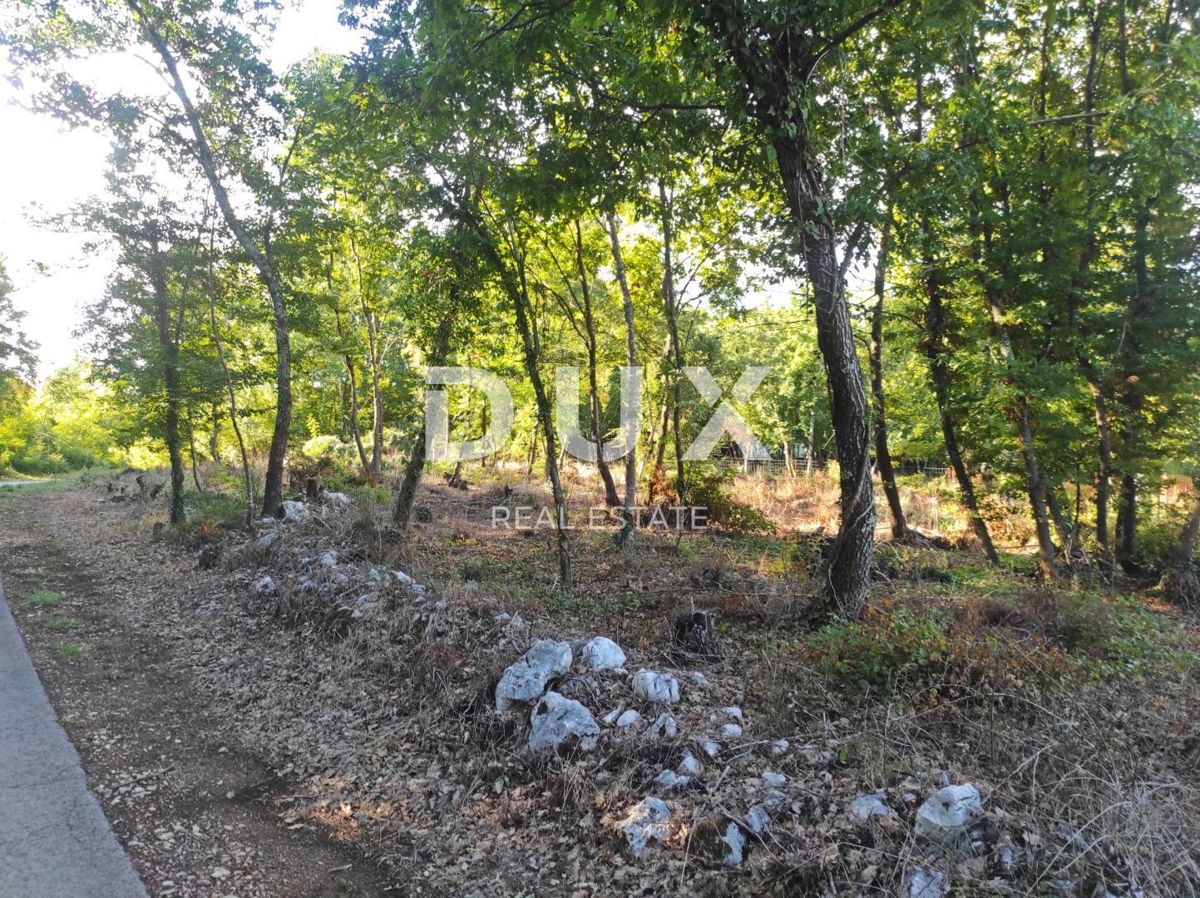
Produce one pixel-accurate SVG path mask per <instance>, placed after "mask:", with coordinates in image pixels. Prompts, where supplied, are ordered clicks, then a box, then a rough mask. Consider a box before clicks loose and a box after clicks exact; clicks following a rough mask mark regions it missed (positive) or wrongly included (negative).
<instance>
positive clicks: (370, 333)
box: [350, 234, 383, 485]
mask: <svg viewBox="0 0 1200 898" xmlns="http://www.w3.org/2000/svg"><path fill="white" fill-rule="evenodd" d="M350 252H351V254H352V255H353V256H354V268H355V272H356V273H357V277H358V304H359V308H361V309H362V314H363V323H364V325H365V327H366V329H367V361H368V362H370V365H371V467H370V469H369V475H368V477H369V479H370V481H371V484H372V485H375V484H377V483H379V479H380V477H381V476H382V475H383V390H382V388H381V386H380V384H381V383H382V380H381V377H380V373H379V368H380V364H381V361H382V360H381V359H380V352H379V319H378V318H377V317H376V315H375V310H374V309H373V308H371V305H370V304H369V303H368V302H367V292H366V285H365V283H364V279H363V267H362V256H360V255H359V252H358V242H357V241H356V240H355V239H354V235H353V234H351V235H350Z"/></svg>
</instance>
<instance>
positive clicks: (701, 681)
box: [688, 670, 708, 686]
mask: <svg viewBox="0 0 1200 898" xmlns="http://www.w3.org/2000/svg"><path fill="white" fill-rule="evenodd" d="M688 678H689V679H690V680H691V681H692V682H693V683H695V684H696V685H697V686H707V685H708V677H706V676H705V675H704V674H702V673H700V671H698V670H693V671H692V672H691V673H690V674H688Z"/></svg>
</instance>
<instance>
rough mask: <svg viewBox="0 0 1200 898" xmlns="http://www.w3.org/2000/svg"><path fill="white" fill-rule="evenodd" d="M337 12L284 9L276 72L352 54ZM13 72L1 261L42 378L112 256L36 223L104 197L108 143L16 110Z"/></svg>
mask: <svg viewBox="0 0 1200 898" xmlns="http://www.w3.org/2000/svg"><path fill="white" fill-rule="evenodd" d="M338 5H339V0H299V2H293V3H292V4H290V5H289V6H288V8H287V9H285V10H284V12H283V13H282V14H281V17H280V20H279V25H278V27H277V28H276V31H275V35H274V39H273V42H272V45H271V47H270V48H269V50H268V52H267V57H268V59H269V60H270V62H271V64H272V65H273V66H275V67H276V68H277V69H278V70H282V69H284V68H286V67H287V66H289V65H291V64H292V63H294V62H297V61H299V60H301V59H303V58H304V57H305V56H307V55H308V54H309V53H311V52H312V51H313V50H324V51H326V52H331V53H344V52H348V51H350V50H352V49H354V47H355V43H356V42H355V37H354V35H353V34H352V33H351V32H350V31H349V30H347V29H345V28H343V27H342V26H341V25H339V24H338V21H337V11H338ZM100 66H101V67H102V69H101V70H98V71H97V72H96V75H98V76H99V77H100V78H102V79H103V80H104V81H106V82H111V81H113V80H115V81H117V82H123V81H126V80H133V79H136V80H137V81H140V82H142V83H143V84H144V79H145V78H146V77H147V75H150V72H149V69H148V68H146V65H145V63H142V62H139V61H135V60H132V59H129V58H113V57H110V58H108V59H106V60H104V61H103V62H101V63H100ZM10 72H11V67H10V66H9V64H8V63H7V61H0V75H2V76H4V77H2V78H0V257H2V258H3V259H4V261H5V266H6V268H7V269H8V276H9V279H10V280H11V281H12V282H13V286H14V288H15V289H14V293H13V302H14V304H15V305H16V307H17V308H18V309H19V310H21V311H23V312H24V313H25V316H26V317H25V320H24V321H23V322H22V327H23V329H24V331H25V333H26V334H28V335H29V337H30V338H32V339H33V340H34V341H35V342H36V343H37V344H38V346H39V349H38V375H39V377H41V378H45V377H46V376H48V375H49V374H51V373H53V372H54V371H55V370H57V369H58V368H61V367H62V366H64V365H67V364H70V363H71V361H72V360H73V359H74V358H75V356H76V355H77V354H78V353H80V352H81V348H80V346H79V345H78V343H77V341H76V339H75V337H74V332H75V331H76V329H77V328H78V327H79V325H80V324H81V323H82V320H83V310H84V309H85V308H86V307H87V306H88V305H89V304H90V303H92V302H94V301H95V300H97V299H98V298H99V297H100V296H101V295H102V294H103V292H104V285H105V281H106V279H107V277H108V274H109V272H110V271H111V270H112V266H113V255H112V253H111V251H106V250H104V249H101V248H98V247H97V245H96V244H97V243H98V242H99V241H97V235H95V234H88V233H81V232H63V231H61V230H59V229H58V228H56V227H47V226H44V225H42V224H40V222H41V221H43V220H46V219H52V218H53V217H55V216H61V215H62V214H63V213H65V212H67V211H69V210H70V209H71V208H72V207H73V206H74V205H75V204H77V203H79V202H81V201H83V200H86V199H87V198H88V197H89V196H93V195H95V194H98V193H100V192H102V191H103V189H104V168H105V161H106V159H107V156H108V152H109V142H108V140H107V139H106V138H105V137H103V136H101V135H99V134H96V133H94V132H91V131H80V130H75V131H72V130H68V129H64V128H63V127H62V126H61V125H60V124H59V123H58V122H56V121H55V120H53V119H51V118H49V117H47V116H43V115H37V114H35V113H31V112H29V111H27V110H25V109H22V108H20V107H19V106H18V105H16V102H15V101H16V100H17V99H18V97H19V93H18V91H16V90H15V89H14V88H13V87H12V86H11V85H10V84H9V82H8V80H7V75H8V74H9V73H10ZM18 74H19V73H18ZM150 77H153V76H152V75H150Z"/></svg>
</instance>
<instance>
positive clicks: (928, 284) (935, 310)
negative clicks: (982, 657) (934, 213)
mask: <svg viewBox="0 0 1200 898" xmlns="http://www.w3.org/2000/svg"><path fill="white" fill-rule="evenodd" d="M923 227H926V226H925V225H923ZM926 232H928V231H926ZM924 266H925V291H926V303H925V337H924V340H923V341H922V342H923V348H924V350H925V358H926V359H927V360H928V361H929V380H930V383H931V385H932V387H933V397H934V401H935V402H936V404H937V408H938V419H939V421H940V423H941V427H942V439H943V440H944V441H945V444H946V456H947V458H949V460H950V467H951V469H952V470H953V471H954V479H955V480H956V481H958V491H959V495H960V496H961V498H962V504H963V507H964V508H965V509H966V511H967V517H968V518H969V520H970V522H971V529H972V530H974V531H975V536H976V538H978V540H979V544H980V545H981V546H982V547H983V551H984V554H985V555H987V558H988V561H990V562H991V563H992V564H997V563H999V561H1000V556H999V555H998V554H997V553H996V547H995V545H994V544H993V543H992V535H991V533H989V532H988V526H987V521H985V520H984V519H983V515H982V514H980V512H979V502H978V500H977V499H976V496H975V484H974V483H973V482H972V480H971V475H970V473H968V471H967V466H966V464H964V462H963V457H962V452H961V450H960V449H959V446H958V431H957V428H956V426H955V423H954V416H953V414H952V412H951V410H950V365H949V363H948V361H947V359H946V351H947V350H946V314H945V309H944V308H943V305H942V285H941V278H940V276H939V274H938V270H937V268H936V266H935V263H934V261H933V260H932V259H929V258H926V259H925V261H924Z"/></svg>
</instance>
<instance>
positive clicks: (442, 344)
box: [392, 275, 486, 534]
mask: <svg viewBox="0 0 1200 898" xmlns="http://www.w3.org/2000/svg"><path fill="white" fill-rule="evenodd" d="M456 276H457V275H456ZM457 289H458V288H457V285H455V286H454V287H452V288H451V290H452V291H457ZM455 308H457V302H456V301H455V302H452V304H451V311H450V312H448V313H447V314H446V315H445V316H444V317H443V318H442V320H441V321H440V322H439V323H438V329H437V333H436V334H435V335H434V338H433V346H432V350H431V352H430V354H429V360H430V362H432V364H433V365H434V366H440V365H444V364H446V359H447V358H449V356H450V337H451V335H452V333H453V324H454V309H455ZM438 389H441V388H440V387H438ZM485 430H486V428H485ZM425 437H426V434H425V426H424V424H422V425H421V429H420V431H419V432H418V433H417V438H416V442H414V443H413V447H412V450H411V451H410V452H409V455H408V460H407V461H406V462H405V464H404V475H403V476H402V477H401V479H400V486H399V487H398V488H397V490H396V505H395V510H394V511H393V513H392V520H393V521H394V522H395V523H396V526H398V527H399V528H400V529H401V531H403V532H404V533H406V534H407V532H408V529H409V526H410V525H411V524H412V511H413V507H414V506H415V505H416V501H417V489H418V488H419V487H420V485H421V475H422V474H424V473H425Z"/></svg>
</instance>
